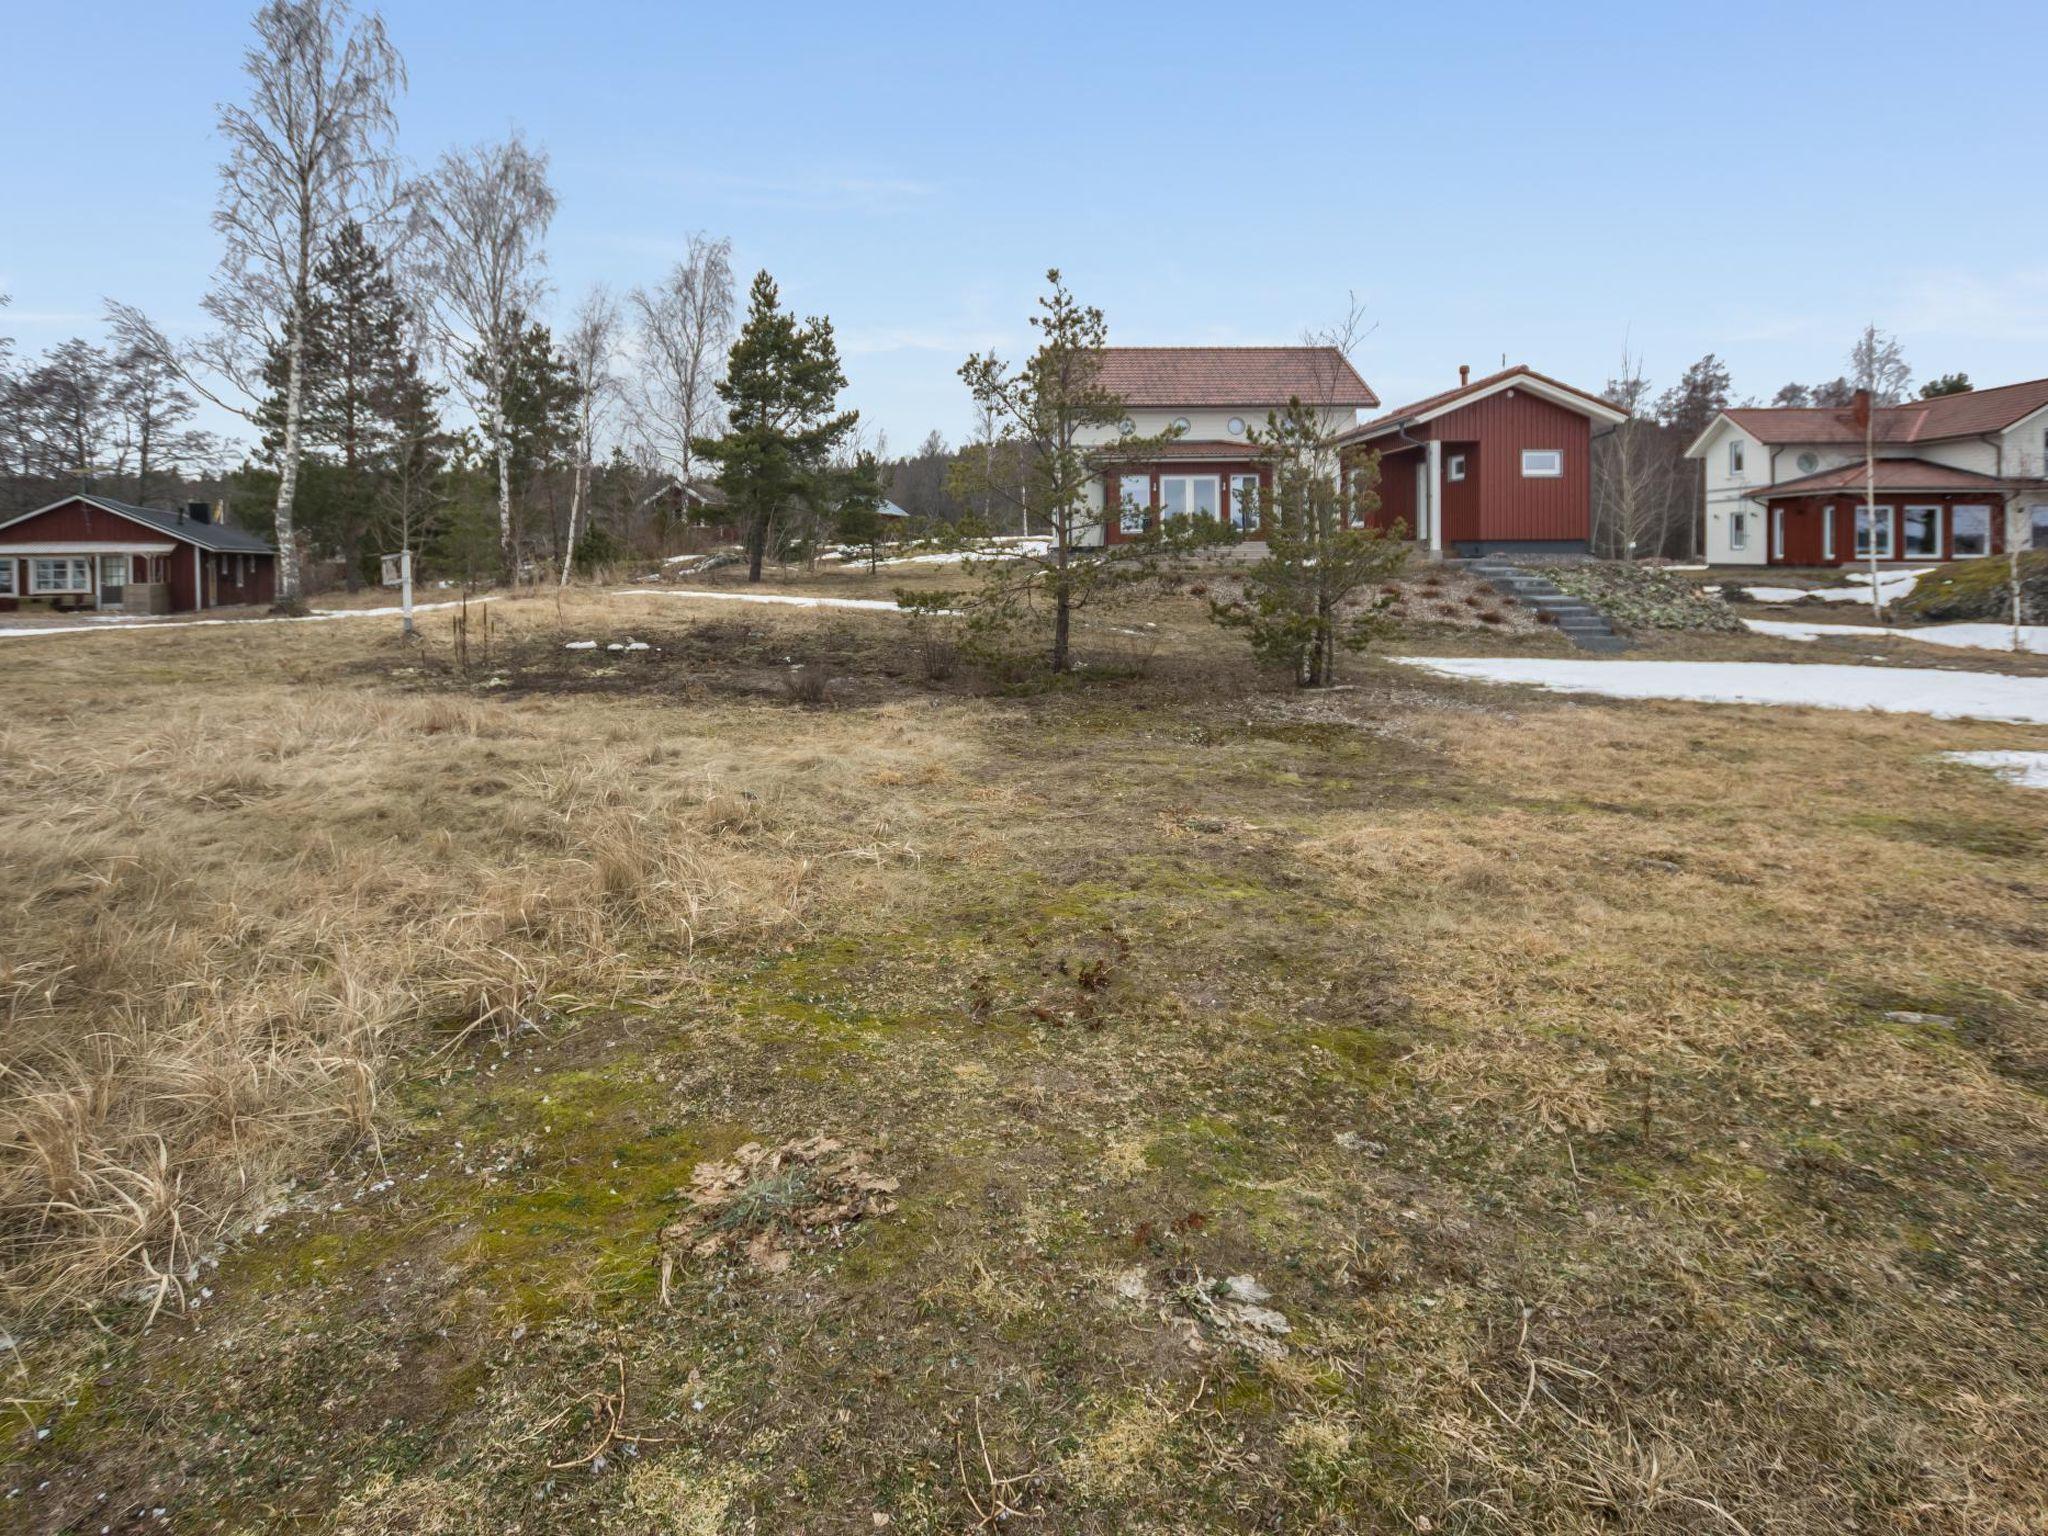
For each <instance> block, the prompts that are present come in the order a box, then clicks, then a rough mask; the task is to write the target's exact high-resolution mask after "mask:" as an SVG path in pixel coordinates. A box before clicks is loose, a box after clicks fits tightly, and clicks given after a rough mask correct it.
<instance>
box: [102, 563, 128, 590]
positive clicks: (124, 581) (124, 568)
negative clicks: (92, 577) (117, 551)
mask: <svg viewBox="0 0 2048 1536" xmlns="http://www.w3.org/2000/svg"><path fill="white" fill-rule="evenodd" d="M116 561H119V562H120V571H121V579H120V580H119V581H118V582H114V581H109V580H107V568H108V567H109V566H110V565H113V564H114V563H115V562H116ZM134 579H135V560H134V558H133V557H132V556H130V555H101V556H100V585H101V586H103V587H113V586H120V587H125V586H127V585H129V583H131V582H132V581H134Z"/></svg>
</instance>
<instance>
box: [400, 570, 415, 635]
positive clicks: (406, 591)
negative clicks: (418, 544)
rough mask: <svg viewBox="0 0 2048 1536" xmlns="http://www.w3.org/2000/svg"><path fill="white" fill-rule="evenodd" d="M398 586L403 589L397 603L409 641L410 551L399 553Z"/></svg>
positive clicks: (410, 617) (410, 631) (410, 606)
mask: <svg viewBox="0 0 2048 1536" xmlns="http://www.w3.org/2000/svg"><path fill="white" fill-rule="evenodd" d="M398 584H399V586H400V587H401V588H402V589H403V596H401V597H400V598H399V603H400V605H401V606H402V607H403V608H404V610H405V635H406V638H407V639H410V638H411V637H412V551H411V550H410V549H404V550H400V551H399V555H398Z"/></svg>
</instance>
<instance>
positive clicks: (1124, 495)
mask: <svg viewBox="0 0 2048 1536" xmlns="http://www.w3.org/2000/svg"><path fill="white" fill-rule="evenodd" d="M1137 485H1142V486H1144V488H1145V493H1144V494H1145V499H1144V500H1143V501H1136V500H1133V499H1132V497H1131V490H1132V487H1133V486H1137ZM1116 499H1117V519H1116V526H1117V531H1118V532H1120V533H1143V532H1144V531H1145V530H1146V529H1147V528H1149V527H1151V526H1152V473H1151V471H1150V470H1147V471H1146V472H1145V473H1143V474H1133V475H1118V476H1117V479H1116ZM1133 516H1135V517H1136V518H1137V526H1136V527H1133V526H1131V519H1132V517H1133Z"/></svg>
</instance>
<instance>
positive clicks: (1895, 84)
mask: <svg viewBox="0 0 2048 1536" xmlns="http://www.w3.org/2000/svg"><path fill="white" fill-rule="evenodd" d="M248 11H249V7H248V6H247V5H242V4H237V5H212V4H187V5H175V6H173V5H165V4H161V3H156V4H130V3H94V4H89V5H88V4H77V5H68V6H57V5H43V4H30V3H27V0H5V5H4V11H0V14H4V30H5V33H6V35H7V36H8V39H9V51H10V53H11V54H12V55H13V57H14V58H15V60H16V68H15V69H14V70H13V71H10V74H11V75H12V79H11V80H10V82H9V86H8V89H7V91H6V92H5V93H4V94H0V289H5V290H6V291H10V292H11V293H12V294H13V296H14V304H13V307H12V309H11V310H9V311H0V332H6V333H11V334H13V335H14V336H15V337H16V338H17V339H18V342H19V344H20V345H21V346H22V348H24V349H25V350H30V351H33V350H36V349H39V348H41V347H43V346H45V345H47V344H49V343H52V342H55V341H59V340H62V339H63V338H64V337H66V336H69V335H72V334H79V333H83V334H86V335H94V334H96V333H97V329H98V315H99V311H100V302H101V299H102V297H103V296H105V295H113V296H117V297H121V298H125V299H129V300H133V301H136V302H139V303H141V304H143V305H144V306H145V307H146V308H148V309H149V310H150V311H151V312H152V313H154V314H156V315H157V316H158V317H159V318H160V319H161V320H163V321H164V322H166V323H168V324H171V325H173V326H182V325H190V324H193V323H196V317H197V313H198V311H197V307H196V303H197V300H198V298H199V296H200V294H201V293H202V292H203V290H204V286H205V282H206V278H207V275H208V273H209V271H210V269H211V267H212V265H213V262H214V259H215V255H216V247H215V242H214V237H213V235H212V232H211V230H210V228H209V227H208V215H209V213H210V210H211V207H212V201H213V191H214V183H213V167H214V164H215V162H216V160H217V158H218V148H219V146H218V145H217V143H216V142H215V140H214V138H213V133H212V123H213V108H214V104H215V103H216V102H218V101H220V100H222V99H224V98H229V97H236V96H239V95H240V93H241V80H240V76H239V63H240V54H241V50H242V48H243V46H244V41H245V37H246V35H247V18H248ZM385 15H386V19H387V21H388V23H389V25H390V29H391V32H392V34H393V37H394V39H395V41H396V42H397V43H398V45H399V47H400V48H401V49H402V51H403V52H404V54H405V56H406V59H407V63H408V65H409V67H410V70H411V77H412V84H411V90H410V92H409V93H408V95H407V97H406V99H405V101H404V103H403V107H402V112H403V138H402V144H403V148H404V150H405V152H406V154H407V155H408V156H409V157H410V158H411V159H412V160H414V161H415V162H418V163H422V164H424V163H426V162H429V161H431V160H432V159H433V157H434V156H435V155H437V154H438V153H439V152H440V151H441V150H442V149H443V148H445V147H447V146H449V145H451V144H457V143H462V142H468V141H473V140H477V139H482V138H488V137H494V136H497V135H501V134H503V133H504V132H506V131H507V130H508V129H510V128H512V127H513V126H515V125H516V126H518V127H519V128H521V129H523V130H524V131H525V133H526V134H527V135H528V137H529V139H531V140H533V141H535V142H538V143H540V144H542V145H544V146H546V148H547V149H548V150H549V151H550V152H551V154H552V156H553V171H554V179H555V183H556V187H557V190H558V192H559V194H560V197H561V212H560V214H559V216H558V218H557V220H556V223H555V226H554V229H553V232H552V234H551V237H550V241H549V255H550V274H551V277H552V280H553V282H554V285H555V294H554V298H553V301H552V303H553V308H554V310H555V312H556V313H557V314H566V313H567V311H568V310H569V309H570V308H571V307H573V305H574V303H575V301H576V299H577V298H578V297H579V296H580V295H581V293H582V292H583V291H584V289H585V288H587V287H588V285H589V284H591V283H593V282H596V281H604V282H607V283H609V284H611V285H612V286H613V287H614V288H616V289H624V288H627V287H630V286H632V285H633V284H635V283H640V282H645V281H648V280H650V279H652V278H654V277H655V276H657V275H658V274H659V273H660V271H661V270H662V269H663V268H664V267H665V266H666V265H667V264H668V262H670V261H671V260H672V259H673V258H674V256H675V254H676V253H677V252H678V251H679V249H680V247H681V244H682V241H683V239H684V237H685V236H686V235H687V234H688V233H689V232H690V231H692V230H705V231H709V232H711V233H713V234H725V235H730V236H731V237H732V238H733V240H734V242H735V246H736V259H737V262H738V264H739V265H740V267H741V270H742V280H743V281H744V278H745V277H746V276H747V275H750V274H751V272H752V271H753V270H754V269H756V268H758V267H764V266H765V267H767V268H768V269H769V270H770V271H772V272H773V273H774V274H775V275H776V277H777V278H778V279H779V280H780V281H781V283H782V285H783V292H784V295H785V298H786V299H787V300H788V301H790V302H792V303H793V304H795V305H796V306H798V307H799V308H801V309H803V310H805V311H807V312H824V313H827V314H829V315H830V316H831V317H832V319H833V322H834V324H835V325H836V326H837V328H838V331H839V335H840V339H841V344H842V348H843V351H844V353H845V359H846V367H847V373H848V375H849V378H850V391H849V403H851V404H852V405H855V406H857V407H859V408H860V410H861V411H862V413H863V419H864V421H866V422H867V423H869V424H870V425H872V426H878V427H881V428H883V429H886V431H887V433H888V436H889V441H890V444H891V446H892V448H895V449H898V450H901V449H907V448H909V447H910V446H912V445H913V444H914V443H915V442H916V440H917V439H919V438H920V437H921V436H922V435H923V434H924V432H925V431H927V430H928V429H930V428H932V427H938V428H940V429H941V430H943V431H944V432H945V433H946V434H947V435H948V437H949V438H953V439H956V440H957V439H958V438H959V437H960V436H961V435H962V434H963V432H964V430H965V428H966V426H967V421H968V410H967V403H966V398H965V393H964V391H963V390H962V388H961V386H960V384H959V382H958V380H957V379H956V377H955V373H954V371H955V369H956V368H957V367H958V365H959V363H960V360H961V358H962V357H963V356H964V355H965V353H966V352H968V351H969V350H971V349H974V348H977V347H985V346H989V345H994V346H997V347H1000V348H1005V349H1011V350H1021V349H1023V348H1024V347H1026V346H1027V345H1028V340H1029V338H1028V332H1027V331H1026V329H1025V326H1024V317H1025V316H1026V315H1027V314H1028V313H1029V312H1030V308H1031V304H1032V301H1033V298H1034V297H1035V295H1036V294H1037V293H1038V292H1039V290H1040V287H1041V274H1042V273H1043V271H1044V269H1045V268H1046V267H1048V266H1051V265H1058V266H1059V267H1061V268H1062V269H1063V270H1064V271H1065V273H1066V274H1067V277H1068V279H1069V280H1070V282H1071V284H1072V286H1073V287H1074V288H1075V289H1076V291H1077V292H1078V293H1079V294H1081V295H1082V296H1083V297H1084V298H1086V299H1087V300H1089V301H1090V302H1093V303H1097V304H1100V305H1101V306H1102V307H1103V308H1104V310H1105V311H1106V312H1107V313H1108V316H1109V321H1110V328H1111V339H1112V340H1115V341H1123V342H1133V343H1139V342H1143V343H1178V342H1276V341H1277V342H1285V341H1292V340H1294V339H1296V338H1297V337H1298V335H1299V334H1300V332H1301V331H1302V329H1303V328H1304V327H1307V326H1314V325H1319V324H1323V323H1327V322H1328V321H1329V320H1330V319H1332V318H1333V317H1334V316H1336V315H1337V314H1338V313H1339V312H1340V311H1341V310H1342V309H1343V308H1344V307H1345V304H1346V296H1347V294H1348V293H1354V292H1355V293H1356V295H1357V297H1358V299H1359V300H1360V302H1362V303H1363V304H1364V305H1365V306H1366V308H1367V310H1368V312H1369V315H1370V317H1371V319H1372V321H1373V322H1374V323H1375V324H1376V329H1375V330H1374V331H1373V333H1372V334H1371V335H1370V336H1369V337H1368V338H1367V340H1366V342H1365V344H1364V346H1363V347H1362V349H1361V350H1360V353H1359V355H1358V362H1359V365H1360V367H1361V369H1362V370H1363V372H1364V373H1365V375H1366V377H1367V378H1368V379H1369V380H1370V381H1371V382H1372V383H1373V385H1374V387H1375V388H1376V389H1377V390H1378V391H1379V393H1380V394H1381V396H1382V397H1383V398H1385V399H1386V400H1387V401H1388V402H1389V403H1397V402H1399V401H1401V400H1405V399H1409V398H1413V397H1415V396H1418V395H1422V394H1426V393H1428V392H1430V391H1432V390H1434V389H1437V388H1440V387H1442V386H1443V385H1444V384H1446V383H1447V382H1454V381H1455V375H1456V369H1457V365H1458V364H1459V363H1461V362H1469V363H1472V364H1473V365H1474V366H1475V368H1476V369H1478V370H1480V371H1484V370H1485V369H1486V368H1487V367H1489V366H1497V365H1498V363H1499V361H1500V359H1501V357H1502V355H1503V354H1505V355H1506V356H1507V357H1509V358H1510V359H1511V360H1514V361H1525V362H1528V363H1530V364H1532V365H1534V366H1536V367H1538V368H1541V369H1543V370H1545V371H1547V372H1551V373H1554V374H1557V375H1559V376H1561V377H1564V378H1566V379H1568V380H1571V381H1573V382H1577V383H1582V384H1585V385H1588V386H1592V387H1598V386H1599V385H1600V383H1601V382H1602V381H1603V380H1604V379H1605V378H1606V377H1607V376H1608V375H1609V374H1610V373H1611V372H1612V371H1613V367H1614V364H1615V361H1616V359H1617V357H1618V356H1619V354H1620V353H1621V350H1622V348H1623V345H1624V343H1625V342H1626V344H1627V345H1629V346H1630V347H1632V348H1633V349H1635V350H1637V351H1639V352H1641V353H1642V354H1643V355H1644V358H1645V362H1646V366H1647V368H1648V371H1649V372H1650V374H1651V376H1652V378H1653V379H1654V380H1655V381H1656V382H1657V383H1658V384H1660V385H1661V384H1662V383H1665V382H1668V381H1669V380H1670V379H1671V378H1672V377H1673V376H1674V375H1675V374H1676V373H1677V372H1678V371H1679V370H1680V369H1681V368H1682V367H1683V366H1684V365H1685V364H1686V363H1688V362H1690V361H1691V360H1692V359H1694V358H1696V357H1698V356H1699V355H1700V354H1701V353H1703V352H1707V351H1714V352H1718V353H1720V354H1721V355H1722V356H1723V357H1724V358H1725V359H1726V360H1727V361H1728V363H1729V364H1730V366H1731V367H1732V368H1733V370H1734V374H1735V382H1736V388H1737V390H1738V392H1740V393H1745V394H1757V395H1762V396H1768V395H1769V394H1770V393H1771V392H1773V391H1774V390H1775V389H1776V388H1777V387H1778V385H1780V384H1781V383H1783V382H1785V381H1786V380H1787V379H1791V378H1797V379H1802V380H1814V379H1819V378H1828V377H1832V376H1834V375H1835V374H1836V373H1838V372H1840V371H1841V365H1842V354H1843V353H1844V352H1845V351H1846V350H1847V348H1848V345H1849V342H1850V340H1851V339H1852V337H1853V335H1854V332H1855V331H1856V329H1857V328H1858V327H1859V326H1860V325H1862V324H1863V323H1864V322H1865V321H1866V320H1875V321H1876V322H1877V323H1878V324H1880V325H1882V326H1884V327H1886V328H1887V329H1890V330H1894V331H1896V332H1898V333H1899V334H1900V336H1901V339H1902V340H1903V342H1904V344H1905V348H1906V353H1907V356H1908V358H1909V359H1910V360H1911V361H1912V363H1913V365H1914V367H1915V369H1916V371H1917V373H1918V375H1919V376H1920V377H1923V378H1925V377H1929V376H1931V375H1933V374H1935V373H1939V372H1944V371H1948V370H1951V369H1963V370H1966V371H1967V372H1968V373H1969V374H1970V375H1971V377H1972V378H1973V379H1975V380H1976V381H1977V382H1978V383H1980V384H1985V383H1995V382H2004V381H2010V380H2012V379H2018V378H2028V377H2036V376H2039V375H2041V374H2044V373H2048V160H2044V157H2043V146H2044V144H2048V130H2044V127H2043V119H2042V117H2041V108H2040V95H2041V74H2040V60H2041V58H2042V56H2043V45H2044V44H2048V22H2044V20H2043V18H2042V13H2041V12H2040V10H2039V8H2038V6H2037V5H2023V4H2020V3H2003V4H1973V3H1957V4H1950V5H1947V6H1944V7H1942V8H1940V9H1939V10H1938V11H1930V10H1929V8H1927V7H1926V6H1925V5H1915V6H1910V7H1908V6H1894V5H1889V4H1878V5H1862V6H1850V5H1846V4H1844V5H1832V6H1797V5H1793V6H1784V7H1780V6H1750V5H1742V4H1736V5H1728V4H1723V5H1719V6H1713V7H1686V8H1684V11H1683V14H1679V13H1677V12H1676V10H1674V9H1669V8H1666V7H1662V6H1643V5H1636V6H1608V5H1598V6H1583V7H1579V8H1576V9H1574V10H1570V11H1568V12H1561V11H1560V9H1559V8H1557V7H1538V6H1530V5H1527V4H1513V5H1492V4H1485V3H1470V4H1466V5H1464V6H1460V7H1456V8H1451V9H1438V8H1432V7H1402V8H1400V9H1399V10H1392V11H1390V10H1386V9H1385V8H1382V7H1377V6H1374V7H1367V6H1344V7H1322V6H1311V5H1294V6H1280V7H1252V6H1247V5H1245V4H1242V3H1233V4H1215V5H1211V4H1197V3H1181V4H1174V5H1163V6H1149V5H1147V6H1134V5H1132V6H1122V5H1110V4H1095V5H1083V6H1066V5H1046V4H1031V5H1017V6H1010V7H973V6H957V5H932V6H909V5H896V6H892V5H886V4H877V5H872V6H859V7H856V6H849V5H845V4H833V5H821V6H781V7H769V6H752V7H747V6H720V7H707V6H702V5H697V4H675V3H671V4H644V3H634V4H614V3H592V0H584V3H582V4H579V5H568V6H565V5H562V4H560V3H558V0H548V3H539V0H494V3H488V4H486V3H471V0H460V3H457V0H435V3H432V4H427V3H419V0H393V3H391V4H390V5H388V6H387V7H385ZM1930 18H1933V20H1932V21H1930Z"/></svg>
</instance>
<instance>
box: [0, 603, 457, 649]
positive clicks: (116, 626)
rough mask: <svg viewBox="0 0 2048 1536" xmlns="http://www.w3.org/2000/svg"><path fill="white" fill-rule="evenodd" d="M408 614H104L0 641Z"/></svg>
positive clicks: (426, 607) (14, 632)
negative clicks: (238, 616)
mask: <svg viewBox="0 0 2048 1536" xmlns="http://www.w3.org/2000/svg"><path fill="white" fill-rule="evenodd" d="M494 601H496V597H495V594H493V595H491V596H485V597H473V598H471V599H470V600H469V602H470V606H471V607H475V606H476V605H477V604H479V603H489V602H494ZM461 606H462V604H461V602H460V601H459V600H458V601H456V602H452V603H414V604H413V605H412V611H413V612H414V613H433V612H435V611H436V610H437V609H441V608H459V607H461ZM404 612H405V609H404V608H402V607H398V608H323V609H317V610H315V611H314V612H312V613H301V614H274V613H266V614H253V615H251V616H250V617H248V618H246V619H159V618H151V617H148V616H146V615H143V614H136V615H133V616H127V615H115V614H101V615H99V616H97V617H95V618H93V619H92V620H90V621H88V622H87V623H84V624H45V625H23V626H21V627H20V628H18V629H0V639H7V640H22V639H26V638H28V637H29V636H30V635H107V634H112V633H114V632H115V631H116V630H122V629H206V628H212V627H214V626H217V625H222V624H324V623H326V622H327V621H328V620H330V619H395V618H397V617H399V616H400V615H401V614H403V613H404Z"/></svg>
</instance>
